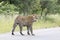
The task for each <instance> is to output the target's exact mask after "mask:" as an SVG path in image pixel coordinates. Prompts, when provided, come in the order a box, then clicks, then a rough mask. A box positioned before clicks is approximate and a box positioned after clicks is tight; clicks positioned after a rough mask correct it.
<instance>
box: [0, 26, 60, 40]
mask: <svg viewBox="0 0 60 40" xmlns="http://www.w3.org/2000/svg"><path fill="white" fill-rule="evenodd" d="M23 33H24V34H25V35H24V36H22V35H20V34H19V32H15V35H14V36H13V35H11V32H9V33H5V34H0V40H60V27H58V28H49V29H38V30H34V34H35V36H32V35H27V33H26V31H23Z"/></svg>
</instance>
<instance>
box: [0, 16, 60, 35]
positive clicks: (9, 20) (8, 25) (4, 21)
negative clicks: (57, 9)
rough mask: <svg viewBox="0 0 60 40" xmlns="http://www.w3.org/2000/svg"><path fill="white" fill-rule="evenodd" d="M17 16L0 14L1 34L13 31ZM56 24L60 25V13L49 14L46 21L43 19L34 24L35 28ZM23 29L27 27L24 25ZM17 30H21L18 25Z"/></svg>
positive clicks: (54, 25) (49, 26)
mask: <svg viewBox="0 0 60 40" xmlns="http://www.w3.org/2000/svg"><path fill="white" fill-rule="evenodd" d="M15 17H16V16H12V17H11V16H7V17H5V16H4V15H1V16H0V34H1V33H6V32H11V30H12V26H13V22H14V19H15ZM56 26H60V15H49V16H47V18H46V21H44V20H43V19H42V20H39V21H37V22H35V23H34V24H33V29H41V28H51V27H56ZM23 29H24V30H26V27H24V28H23ZM15 31H19V27H18V26H17V27H16V30H15Z"/></svg>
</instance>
